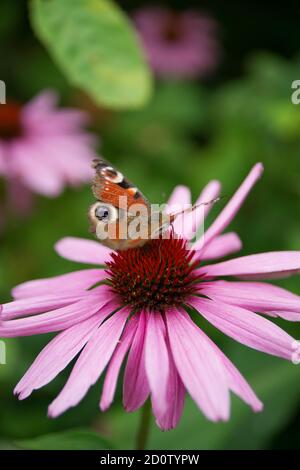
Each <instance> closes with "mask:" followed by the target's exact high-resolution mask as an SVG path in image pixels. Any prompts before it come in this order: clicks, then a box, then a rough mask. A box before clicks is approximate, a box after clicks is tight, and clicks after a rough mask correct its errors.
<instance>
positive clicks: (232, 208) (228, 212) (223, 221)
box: [197, 163, 263, 248]
mask: <svg viewBox="0 0 300 470" xmlns="http://www.w3.org/2000/svg"><path fill="white" fill-rule="evenodd" d="M262 172H263V165H262V164H261V163H257V164H256V165H255V166H254V167H253V168H252V170H251V171H250V173H249V174H248V176H247V177H246V179H245V180H244V181H243V183H242V184H241V186H240V187H239V189H238V190H237V191H236V193H235V194H234V195H233V197H232V198H231V199H230V201H229V202H228V203H227V204H226V206H225V208H224V209H223V210H222V212H221V213H220V214H219V216H218V217H217V218H216V219H215V221H214V222H213V223H212V224H211V226H210V227H209V229H208V230H207V231H206V232H205V234H204V235H203V237H202V238H201V239H199V240H198V242H197V243H198V246H199V247H200V248H202V246H205V245H208V244H209V243H210V242H211V240H212V239H213V238H215V237H216V236H217V235H220V234H221V233H222V232H223V231H224V230H225V228H226V227H227V226H228V225H229V224H230V222H231V221H232V220H233V218H234V216H235V214H236V213H237V212H238V210H239V208H240V207H241V205H242V204H243V202H244V201H245V199H246V197H247V196H248V194H249V192H250V190H251V189H252V187H253V186H254V184H255V183H256V181H257V180H258V179H259V178H260V177H261V175H262Z"/></svg>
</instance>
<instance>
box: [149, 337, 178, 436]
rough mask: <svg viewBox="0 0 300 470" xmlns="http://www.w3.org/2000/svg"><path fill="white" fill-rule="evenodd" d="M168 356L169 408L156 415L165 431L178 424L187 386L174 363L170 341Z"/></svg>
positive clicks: (157, 420)
mask: <svg viewBox="0 0 300 470" xmlns="http://www.w3.org/2000/svg"><path fill="white" fill-rule="evenodd" d="M168 356H169V380H168V388H167V410H166V412H165V413H164V414H162V415H157V416H156V424H157V425H158V426H159V427H160V428H161V429H162V430H163V431H168V430H169V429H173V428H175V427H176V426H177V424H178V423H179V420H180V418H181V415H182V412H183V407H184V399H185V388H184V385H183V383H182V380H181V378H180V377H179V375H178V372H177V369H176V366H175V364H174V360H173V357H172V353H171V350H170V345H169V343H168Z"/></svg>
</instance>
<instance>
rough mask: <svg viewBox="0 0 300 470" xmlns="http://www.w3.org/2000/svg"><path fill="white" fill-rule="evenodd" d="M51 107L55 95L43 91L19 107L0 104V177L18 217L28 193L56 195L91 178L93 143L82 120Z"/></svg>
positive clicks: (69, 111)
mask: <svg viewBox="0 0 300 470" xmlns="http://www.w3.org/2000/svg"><path fill="white" fill-rule="evenodd" d="M56 104H57V96H56V94H55V93H54V92H52V91H44V92H42V93H41V94H39V95H38V96H37V97H35V98H34V99H33V100H32V101H30V102H29V103H27V104H26V105H24V106H20V105H18V104H16V103H7V104H2V105H0V175H2V176H3V177H4V178H5V179H6V181H7V184H8V187H9V188H8V199H9V202H12V205H13V206H14V207H15V208H16V209H18V210H19V212H21V213H24V212H26V211H27V210H28V209H29V207H30V199H31V194H32V193H38V194H42V195H44V196H48V197H55V196H57V195H59V194H60V193H61V192H62V191H63V189H64V187H65V186H66V185H71V186H76V185H79V184H81V183H83V182H88V181H90V178H91V176H92V172H91V168H90V162H91V160H92V158H94V155H95V153H94V151H93V147H94V145H95V139H94V137H93V136H91V135H90V134H88V133H87V132H86V131H84V130H83V126H84V125H85V124H86V123H87V121H88V119H87V116H86V114H85V113H83V112H82V111H79V110H75V109H69V108H61V109H59V108H57V106H56Z"/></svg>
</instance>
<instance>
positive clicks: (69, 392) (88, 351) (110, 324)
mask: <svg viewBox="0 0 300 470" xmlns="http://www.w3.org/2000/svg"><path fill="white" fill-rule="evenodd" d="M129 314H130V311H129V310H128V309H127V308H124V309H122V310H119V311H118V312H116V313H114V314H113V315H112V316H111V317H110V318H109V319H108V320H106V321H105V322H104V323H102V325H101V326H100V328H99V329H98V330H97V331H96V332H95V334H94V335H93V337H92V338H91V339H90V341H89V342H88V343H87V345H86V346H85V348H84V349H83V351H82V353H81V354H80V356H79V358H78V360H77V362H76V364H75V366H74V368H73V370H72V372H71V375H70V377H69V379H68V381H67V383H66V385H65V386H64V388H63V389H62V391H61V392H60V394H59V395H58V396H57V398H56V399H55V400H54V401H53V402H52V403H51V405H50V406H49V409H48V414H49V416H51V417H52V418H55V417H56V416H58V415H60V414H61V413H63V412H65V411H66V410H67V409H68V408H71V407H73V406H76V405H77V404H78V403H79V402H80V401H81V400H82V398H83V397H84V396H85V395H86V393H87V391H88V390H89V388H90V387H91V386H92V385H94V384H95V383H96V382H97V380H98V379H99V377H100V375H101V374H102V372H103V371H104V369H105V367H106V365H107V364H108V362H109V360H110V358H111V356H112V354H113V352H114V349H115V347H116V345H117V343H118V340H119V338H120V336H121V334H122V331H123V328H124V325H125V323H126V320H127V318H128V315H129Z"/></svg>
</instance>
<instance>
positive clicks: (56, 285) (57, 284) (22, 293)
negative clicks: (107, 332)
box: [12, 269, 107, 299]
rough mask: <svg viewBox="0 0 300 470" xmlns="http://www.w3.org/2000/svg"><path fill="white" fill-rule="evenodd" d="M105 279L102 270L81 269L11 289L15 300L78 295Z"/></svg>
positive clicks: (25, 283) (105, 275)
mask: <svg viewBox="0 0 300 470" xmlns="http://www.w3.org/2000/svg"><path fill="white" fill-rule="evenodd" d="M106 277H107V274H106V273H105V271H104V270H103V269H82V270H80V271H73V272H71V273H68V274H62V275H60V276H54V277H50V278H48V279H37V280H34V281H28V282H24V283H22V284H19V285H18V286H16V287H14V288H13V289H12V295H13V297H14V298H15V299H23V298H26V297H36V296H40V295H51V294H53V295H61V293H66V292H70V293H72V292H73V293H74V294H80V293H82V292H84V291H85V290H87V289H89V288H90V287H92V286H93V285H94V284H96V283H98V282H100V281H102V280H103V279H105V278H106Z"/></svg>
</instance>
